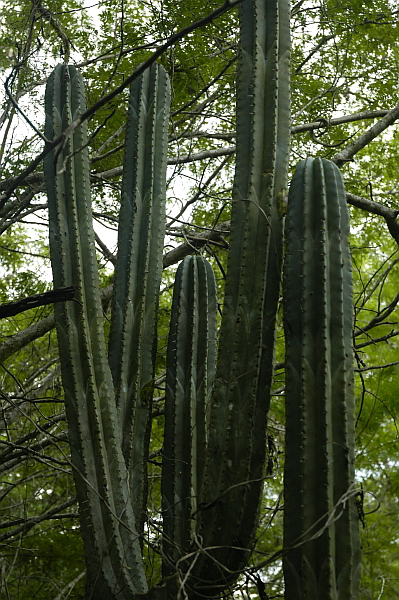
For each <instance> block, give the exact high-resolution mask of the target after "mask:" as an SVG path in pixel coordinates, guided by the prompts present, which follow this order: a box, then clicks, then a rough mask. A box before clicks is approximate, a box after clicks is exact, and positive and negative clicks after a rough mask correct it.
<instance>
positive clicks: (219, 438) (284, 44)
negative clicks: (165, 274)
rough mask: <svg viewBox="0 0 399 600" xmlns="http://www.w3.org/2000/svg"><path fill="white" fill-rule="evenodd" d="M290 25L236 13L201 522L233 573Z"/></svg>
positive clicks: (261, 359)
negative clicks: (227, 215) (224, 258)
mask: <svg viewBox="0 0 399 600" xmlns="http://www.w3.org/2000/svg"><path fill="white" fill-rule="evenodd" d="M289 19H290V11H289V3H288V2H287V1H286V0H273V1H270V2H265V1H264V0H244V1H243V2H242V3H241V4H240V30H241V44H240V55H239V66H238V74H237V78H238V84H237V85H238V90H237V156H236V173H235V180H234V191H233V204H232V215H231V243H230V248H229V255H228V277H227V282H226V292H225V299H224V307H223V319H222V325H221V334H220V348H219V357H218V367H217V375H216V379H215V390H214V395H213V400H212V405H211V409H210V420H209V429H208V432H209V435H208V447H207V459H206V467H205V475H204V486H203V493H202V496H201V502H202V505H203V506H206V507H207V510H203V511H201V512H200V513H199V515H198V518H199V533H200V536H201V539H202V541H203V546H204V548H208V547H210V546H219V547H221V548H220V549H219V550H218V551H217V552H216V553H215V557H216V558H217V560H218V561H220V563H222V564H223V565H225V566H226V567H227V568H228V569H230V570H232V571H236V570H238V569H240V568H242V567H243V566H244V565H245V563H246V561H247V560H248V557H249V554H250V548H251V543H252V541H253V539H254V531H255V528H256V524H257V517H258V507H259V501H260V493H261V489H262V477H263V467H264V461H265V454H266V443H265V442H266V417H267V410H268V405H269V388H270V385H271V374H272V364H273V351H274V327H275V315H276V311H277V302H278V294H279V282H280V269H281V239H282V233H281V230H282V214H281V211H280V210H279V209H280V205H281V204H282V201H283V199H284V197H285V194H286V187H287V165H288V151H289V138H290V85H289V70H290V34H289ZM269 277H270V279H269ZM261 364H262V374H261V375H260V369H261ZM259 385H260V386H261V389H260V388H259ZM255 421H256V424H255ZM254 425H255V435H254V429H253V428H254ZM254 480H256V481H254ZM233 524H234V526H232V525H233ZM212 553H213V551H209V552H208V555H207V556H208V557H209V556H210V555H211V554H212ZM197 562H198V569H199V573H200V578H201V579H203V580H204V582H209V583H210V584H211V582H212V581H213V582H216V581H218V582H219V584H220V585H221V586H222V585H223V582H224V583H225V584H227V582H228V581H231V579H232V576H231V574H229V572H228V571H223V568H221V567H220V566H219V565H218V564H216V563H215V562H214V561H212V559H209V558H208V559H207V558H206V555H203V556H200V557H199V559H198V561H197ZM195 569H197V565H196V567H195ZM233 577H234V576H233ZM224 580H225V581H224ZM205 585H206V583H205Z"/></svg>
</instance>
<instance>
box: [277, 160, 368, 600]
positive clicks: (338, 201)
mask: <svg viewBox="0 0 399 600" xmlns="http://www.w3.org/2000/svg"><path fill="white" fill-rule="evenodd" d="M348 231H349V226H348V214H347V206H346V198H345V191H344V187H343V183H342V179H341V175H340V172H339V170H338V168H337V167H336V166H335V165H334V164H333V163H331V162H329V161H328V160H322V159H311V158H310V159H307V160H305V161H302V162H301V163H300V164H299V165H298V167H297V170H296V172H295V175H294V178H293V181H292V183H291V187H290V193H289V200H288V213H287V218H286V238H287V254H286V262H285V274H284V329H285V338H286V361H285V365H286V450H285V473H284V476H285V486H284V490H285V492H284V493H285V499H284V507H285V510H284V547H285V549H286V551H287V554H286V556H285V559H284V575H285V584H286V597H287V598H290V599H292V600H302V599H305V598H306V600H321V599H322V598H323V599H326V600H327V599H331V600H332V599H334V600H335V599H336V600H344V599H345V600H347V599H349V598H354V597H356V593H357V591H356V588H357V575H356V571H357V568H358V564H357V563H358V558H359V539H358V535H359V534H358V526H357V516H356V509H355V505H354V490H353V483H354V426H353V413H354V397H353V365H352V361H353V353H352V311H353V308H352V286H351V258H350V253H349V248H348ZM338 517H339V518H338ZM290 548H292V549H290Z"/></svg>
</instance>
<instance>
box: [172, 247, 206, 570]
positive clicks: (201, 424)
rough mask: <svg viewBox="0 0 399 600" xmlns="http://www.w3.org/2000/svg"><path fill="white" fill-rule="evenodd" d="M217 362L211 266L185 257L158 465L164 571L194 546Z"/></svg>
mask: <svg viewBox="0 0 399 600" xmlns="http://www.w3.org/2000/svg"><path fill="white" fill-rule="evenodd" d="M215 366H216V285H215V277H214V274H213V271H212V267H211V266H210V264H209V263H208V262H207V261H206V260H204V259H203V258H202V257H200V256H196V257H194V256H187V257H186V258H185V259H184V260H183V262H182V263H181V264H180V266H179V268H178V270H177V273H176V279H175V285H174V290H173V304H172V315H171V324H170V330H169V341H168V352H167V373H166V397H165V430H164V450H163V467H162V497H163V524H164V527H163V534H164V541H163V550H164V556H165V560H164V574H165V575H169V574H171V573H173V572H174V570H175V569H176V563H177V562H178V560H180V559H181V558H182V557H183V556H184V555H186V554H188V553H189V552H190V551H191V550H192V542H193V538H194V536H193V534H194V533H195V529H196V527H195V523H196V518H195V515H196V513H197V510H198V509H199V506H198V502H199V493H200V490H201V487H202V480H203V471H204V460H205V450H206V434H207V432H206V429H207V411H209V407H210V397H211V390H212V382H213V380H214V375H215Z"/></svg>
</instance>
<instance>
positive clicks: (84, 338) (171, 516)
mask: <svg viewBox="0 0 399 600" xmlns="http://www.w3.org/2000/svg"><path fill="white" fill-rule="evenodd" d="M289 20H290V11H289V2H288V0H273V1H270V2H269V1H267V2H266V1H265V0H243V2H241V4H240V34H241V37H240V40H241V41H240V56H239V68H238V77H237V79H238V83H237V158H236V173H235V180H234V191H233V203H232V216H231V243H230V247H229V254H228V276H227V282H226V290H225V299H224V307H223V316H222V322H221V328H220V342H219V349H218V356H217V361H216V343H215V336H216V334H215V330H216V289H215V279H214V276H213V273H212V269H211V267H210V265H209V264H208V263H207V262H206V261H205V260H204V259H203V258H201V257H198V256H197V257H187V258H186V259H185V260H184V261H183V262H182V264H181V265H180V266H179V268H178V271H177V275H176V282H175V287H174V297H173V304H172V313H171V326H170V333H169V342H168V356H167V386H166V400H165V432H164V449H163V475H162V496H163V500H162V512H163V519H164V531H163V540H162V556H163V576H164V577H165V578H166V580H167V582H168V583H167V584H166V585H165V586H160V587H155V588H153V589H152V590H148V586H147V582H146V578H145V575H144V564H143V558H142V547H141V546H142V542H141V540H142V534H143V530H144V523H145V519H146V500H147V470H146V464H147V460H148V451H149V441H150V433H151V403H152V393H153V380H154V369H155V345H154V340H155V339H156V312H157V305H158V293H159V283H160V277H161V268H162V247H163V237H164V228H165V177H166V147H167V145H166V139H167V124H168V110H169V96H170V92H169V84H168V78H167V76H166V73H165V72H164V70H163V69H162V67H160V66H158V65H155V64H154V65H152V66H151V68H149V69H147V70H146V71H145V72H144V73H143V74H142V75H141V77H140V78H138V79H137V80H135V81H134V82H133V84H132V88H131V95H130V102H129V113H128V122H127V133H126V141H125V159H124V170H123V185H122V197H121V213H120V222H119V233H118V257H117V263H116V269H115V278H114V293H113V301H112V315H111V329H110V335H109V344H108V357H107V352H106V349H105V341H104V335H103V316H102V308H101V303H100V290H99V283H98V273H97V265H96V255H95V245H94V234H93V229H92V216H91V200H90V179H89V160H88V155H87V126H86V124H85V123H84V124H83V125H81V126H79V127H78V128H75V129H74V130H73V133H72V134H70V131H71V128H70V126H71V124H72V123H73V121H74V119H76V117H77V116H78V115H79V114H81V113H82V112H83V111H84V109H85V100H84V92H83V82H82V78H81V76H80V75H79V73H78V72H77V71H76V69H75V68H74V67H68V66H66V65H59V66H58V67H56V69H55V70H54V72H53V74H52V75H51V77H50V79H49V81H48V84H47V88H46V98H45V103H46V129H45V135H46V138H47V139H48V140H52V139H54V138H55V137H57V136H59V135H60V134H61V133H63V132H65V140H64V143H63V144H62V146H61V148H60V149H55V150H53V151H52V152H50V153H49V154H48V155H47V156H46V159H45V179H46V185H47V190H48V197H49V214H50V247H51V256H52V268H53V274H54V284H55V287H66V286H74V288H75V292H76V293H75V301H74V302H64V303H57V305H56V323H57V333H58V341H59V348H60V358H61V366H62V377H63V385H64V390H65V402H66V410H67V417H68V425H69V435H70V445H71V455H72V464H73V468H74V476H75V482H76V489H77V494H78V499H79V505H80V515H81V529H82V534H83V538H84V543H85V554H86V560H87V567H88V574H87V595H88V597H90V598H91V597H93V598H96V600H109V599H114V598H117V599H118V600H133V599H136V598H137V597H138V596H143V595H145V597H146V598H147V599H149V598H151V599H155V598H158V597H160V596H162V597H163V598H165V599H166V598H169V597H170V598H172V597H175V596H176V593H177V591H176V587H175V584H174V583H173V580H174V575H175V573H176V571H179V572H183V573H184V581H185V583H184V585H185V588H186V590H187V591H188V593H189V595H190V597H192V598H199V597H204V596H205V597H206V596H217V595H218V594H220V593H221V592H223V591H224V590H225V589H226V588H228V587H229V586H230V585H231V584H232V583H234V581H235V580H236V579H237V577H238V576H239V574H240V572H241V571H242V569H243V568H244V567H245V566H246V564H247V563H248V559H249V557H250V554H251V550H252V548H253V545H254V540H255V532H256V527H257V523H258V517H259V510H260V505H261V496H262V488H263V479H264V471H265V459H266V445H267V444H266V439H267V436H266V431H267V414H268V409H269V402H270V388H271V384H272V372H273V362H274V338H275V323H276V311H277V305H278V300H279V293H280V275H281V263H282V237H283V235H282V229H283V216H284V210H282V206H283V205H284V202H285V197H286V188H287V170H288V153H289V139H290V82H289V70H290V33H289ZM302 173H304V176H303V177H302ZM315 186H319V188H316V187H315ZM314 189H320V190H321V192H322V193H320V194H319V195H316V194H315V193H314V192H313V190H314ZM343 193H344V192H343V187H342V182H341V179H340V176H339V171H338V169H337V168H336V167H331V165H330V163H328V162H326V161H323V162H322V161H320V160H315V161H311V160H309V161H308V162H305V163H301V165H300V166H299V167H298V170H297V173H296V175H295V178H294V181H293V184H292V187H291V191H290V206H289V213H288V217H287V223H288V225H287V237H288V246H287V260H286V277H285V291H284V293H285V295H286V300H285V309H284V311H285V332H286V339H287V361H286V370H287V375H286V376H287V451H286V467H285V469H286V471H285V473H286V488H287V491H286V500H285V505H286V513H285V514H286V516H285V547H286V548H290V549H289V552H288V553H287V555H286V557H285V560H284V570H285V577H286V585H287V598H289V599H290V600H291V599H292V600H297V599H298V600H299V599H301V600H302V599H304V598H305V596H303V594H304V593H306V594H309V595H308V596H306V600H313V598H314V599H315V600H316V598H317V599H319V598H324V597H325V598H326V599H327V600H328V599H329V598H331V599H332V598H337V600H343V599H344V598H345V599H346V600H350V598H353V597H354V590H355V589H356V581H355V579H356V578H355V576H353V573H354V572H355V570H356V569H355V568H356V564H357V562H358V548H359V543H358V532H357V522H356V519H355V506H354V502H353V497H352V498H350V499H349V500H348V502H347V503H346V504H345V505H343V504H342V502H341V499H342V498H343V497H344V496H345V494H347V492H348V489H349V488H350V485H351V484H352V482H353V479H354V466H353V463H354V444H353V437H354V436H353V428H354V427H353V411H354V408H353V395H352V392H351V385H352V349H351V348H352V346H351V327H352V314H351V274H350V255H349V250H348V247H347V243H346V241H345V240H346V235H347V229H348V223H347V216H346V212H345V210H346V208H345V197H344V195H343ZM316 200H318V203H317V202H316ZM327 200H328V202H327ZM312 202H313V203H312ZM326 227H327V229H326ZM302 243H303V247H302ZM313 243H315V249H313ZM341 263H343V264H344V267H343V268H342V264H341ZM313 270H314V272H315V273H316V274H320V277H319V279H316V280H315V281H314V282H312V281H311V279H310V278H309V277H310V275H311V274H312V272H313ZM309 286H310V287H309ZM302 293H303V294H304V296H303V299H302V302H301V303H298V302H297V298H298V297H299V295H300V294H302ZM320 298H321V300H320ZM295 311H296V312H295ZM303 315H305V318H306V320H305V321H303V320H302V317H303ZM314 315H317V323H316V324H314ZM316 326H318V327H320V329H316ZM314 342H315V345H313V344H314ZM322 352H323V353H322ZM320 356H323V360H322V361H321V363H320V362H318V360H319V359H320ZM302 359H303V363H301V362H299V363H297V361H298V360H299V361H300V360H302ZM314 382H316V384H317V386H316V387H315V384H314ZM315 389H317V394H314V397H313V395H312V392H313V391H314V390H315ZM299 397H300V402H298V401H297V399H298V398H299ZM316 400H318V401H319V403H318V404H317V403H316ZM316 450H317V451H316ZM315 461H316V462H315ZM314 465H315V466H314ZM338 474H343V475H342V476H341V475H340V476H338ZM339 502H341V504H339ZM336 504H339V506H342V507H343V511H342V515H341V516H340V518H339V519H338V520H337V521H336V522H334V523H333V524H332V525H331V526H330V527H328V528H326V531H325V532H324V533H323V535H321V536H320V538H318V539H317V540H314V541H311V542H308V543H306V544H301V545H298V547H296V545H297V544H298V541H299V542H302V541H303V540H305V539H306V536H307V535H308V533H307V530H308V529H309V531H310V532H313V531H314V530H315V528H316V529H317V528H318V527H320V523H321V524H322V525H324V524H325V520H324V521H323V518H324V517H323V515H324V514H325V513H327V512H328V511H331V510H332V508H333V507H334V506H335V505H336ZM348 507H349V508H348ZM298 514H299V515H300V518H299V520H298V518H297V515H298ZM320 519H322V520H320ZM291 546H294V547H293V548H291ZM203 550H206V552H204V551H203ZM348 556H350V557H353V558H351V560H349V559H347V557H348ZM319 563H320V564H319ZM171 575H172V576H173V577H170V576H171ZM314 581H316V583H314ZM334 590H338V592H334ZM301 594H302V595H301ZM334 594H335V595H334ZM351 594H352V596H351Z"/></svg>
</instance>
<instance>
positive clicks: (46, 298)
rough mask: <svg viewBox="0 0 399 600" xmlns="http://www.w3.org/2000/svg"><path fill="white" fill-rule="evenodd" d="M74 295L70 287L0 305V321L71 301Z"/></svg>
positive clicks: (72, 288) (73, 290)
mask: <svg viewBox="0 0 399 600" xmlns="http://www.w3.org/2000/svg"><path fill="white" fill-rule="evenodd" d="M74 295H75V289H74V287H73V286H71V287H63V288H59V289H56V290H50V291H48V292H44V293H43V294H35V295H34V296H28V297H27V298H22V299H21V300H16V301H15V302H7V303H6V304H0V319H5V318H6V317H13V316H14V315H18V314H19V313H21V312H24V311H25V310H29V309H31V308H37V307H38V306H44V305H45V304H53V303H54V302H65V301H66V300H73V298H74Z"/></svg>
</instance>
